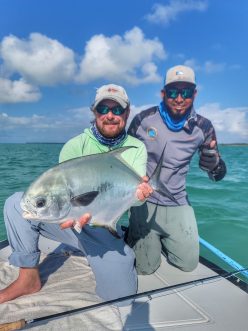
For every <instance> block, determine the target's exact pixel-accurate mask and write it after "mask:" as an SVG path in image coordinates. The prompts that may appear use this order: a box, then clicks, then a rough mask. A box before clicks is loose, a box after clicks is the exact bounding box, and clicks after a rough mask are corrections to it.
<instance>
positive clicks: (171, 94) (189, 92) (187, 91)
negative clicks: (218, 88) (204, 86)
mask: <svg viewBox="0 0 248 331" xmlns="http://www.w3.org/2000/svg"><path fill="white" fill-rule="evenodd" d="M165 92H166V95H167V98H170V99H176V98H177V97H178V95H179V94H180V95H181V97H182V98H183V99H188V98H192V97H193V95H194V92H195V89H194V88H181V89H179V88H165Z"/></svg>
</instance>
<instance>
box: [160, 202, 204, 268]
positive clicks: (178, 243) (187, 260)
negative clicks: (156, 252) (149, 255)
mask: <svg viewBox="0 0 248 331" xmlns="http://www.w3.org/2000/svg"><path fill="white" fill-rule="evenodd" d="M163 208H166V217H163V220H164V224H162V225H161V226H163V229H164V237H163V238H162V239H161V242H162V249H163V251H165V252H166V253H167V256H168V259H169V261H170V262H171V263H172V264H174V265H176V266H177V267H178V268H180V269H182V270H184V271H192V270H194V269H195V268H196V266H197V264H198V261H199V237H198V230H197V223H196V219H195V214H194V210H193V208H192V207H191V206H188V205H185V206H176V207H162V209H163ZM161 212H162V215H161V217H160V218H159V217H158V219H161V221H162V216H164V214H165V212H164V211H161V210H160V213H161ZM158 215H159V213H158Z"/></svg>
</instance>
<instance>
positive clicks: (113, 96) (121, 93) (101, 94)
mask: <svg viewBox="0 0 248 331" xmlns="http://www.w3.org/2000/svg"><path fill="white" fill-rule="evenodd" d="M106 99H110V100H114V101H116V102H118V103H119V104H120V105H121V106H122V107H123V108H124V109H125V108H127V107H128V106H129V105H130V102H129V99H128V96H127V93H126V91H125V89H124V88H123V87H121V86H119V85H115V84H108V85H103V86H101V87H99V88H98V89H97V91H96V97H95V101H94V103H93V104H92V106H91V109H94V108H96V106H97V105H98V104H99V103H100V102H101V101H103V100H106Z"/></svg>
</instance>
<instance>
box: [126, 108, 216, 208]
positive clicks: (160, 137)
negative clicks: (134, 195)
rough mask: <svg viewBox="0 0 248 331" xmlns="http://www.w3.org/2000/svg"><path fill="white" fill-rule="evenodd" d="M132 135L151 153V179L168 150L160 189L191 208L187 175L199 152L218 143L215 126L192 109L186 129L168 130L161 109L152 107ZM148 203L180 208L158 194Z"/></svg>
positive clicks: (138, 120) (136, 120)
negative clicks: (165, 189)
mask: <svg viewBox="0 0 248 331" xmlns="http://www.w3.org/2000/svg"><path fill="white" fill-rule="evenodd" d="M128 134H130V135H132V136H134V137H136V138H138V139H140V140H141V141H143V142H144V143H145V145H146V148H147V152H148V163H147V175H148V176H149V177H150V176H151V175H152V174H153V172H154V171H155V169H156V166H157V164H158V163H159V161H160V158H161V155H162V153H163V150H164V149H165V151H164V156H163V160H162V168H161V173H160V177H159V188H160V190H161V191H163V188H164V187H167V189H168V190H169V191H170V192H171V193H172V194H173V196H174V197H175V199H176V200H177V201H178V203H179V204H180V205H187V204H189V201H188V198H187V193H186V175H187V173H188V170H189V164H190V161H191V159H192V157H193V155H194V154H195V152H196V151H198V150H199V151H200V150H201V149H202V148H203V147H208V146H209V144H210V142H211V141H212V140H216V134H215V130H214V127H213V125H212V123H211V122H210V121H209V120H208V119H206V118H204V117H203V116H201V115H199V114H196V112H195V110H194V109H193V108H192V109H191V113H190V116H189V117H188V120H187V121H186V122H185V124H184V127H183V129H182V130H180V131H178V132H174V131H171V130H170V129H168V127H167V125H166V124H165V123H164V122H163V119H162V118H161V116H160V113H159V108H158V107H152V108H149V109H147V110H144V111H142V112H141V113H140V114H138V115H136V116H135V117H134V119H133V120H132V122H131V124H130V127H129V129H128ZM217 148H218V147H217V144H216V149H217ZM148 201H149V202H152V203H156V204H159V205H163V206H174V205H176V204H175V202H173V201H172V200H170V199H169V198H167V197H165V196H163V195H161V194H160V193H159V192H157V191H154V193H153V194H152V195H151V196H150V197H149V198H148Z"/></svg>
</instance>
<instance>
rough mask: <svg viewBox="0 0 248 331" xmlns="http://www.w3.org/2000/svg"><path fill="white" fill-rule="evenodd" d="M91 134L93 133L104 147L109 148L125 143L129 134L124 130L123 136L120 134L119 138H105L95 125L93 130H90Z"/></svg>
mask: <svg viewBox="0 0 248 331" xmlns="http://www.w3.org/2000/svg"><path fill="white" fill-rule="evenodd" d="M90 130H91V132H92V133H93V135H94V136H95V138H96V139H97V140H98V141H99V142H100V143H101V144H103V145H105V146H108V147H115V146H118V145H120V144H121V143H122V142H124V140H125V139H126V137H127V133H126V131H125V130H123V131H122V132H121V134H119V136H117V137H115V138H106V137H104V136H103V135H102V134H101V133H100V132H99V131H98V129H97V127H96V124H95V123H94V124H93V125H92V126H91V128H90Z"/></svg>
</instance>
